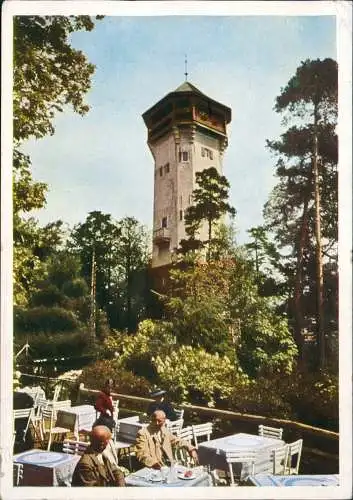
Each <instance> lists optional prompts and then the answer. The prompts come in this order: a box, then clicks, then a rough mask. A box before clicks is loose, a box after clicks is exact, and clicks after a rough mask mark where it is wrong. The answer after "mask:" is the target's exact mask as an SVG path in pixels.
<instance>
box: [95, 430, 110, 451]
mask: <svg viewBox="0 0 353 500" xmlns="http://www.w3.org/2000/svg"><path fill="white" fill-rule="evenodd" d="M111 437H112V433H111V432H110V430H109V429H108V427H106V426H105V425H97V426H96V427H93V429H92V431H91V448H93V450H94V451H97V452H98V453H101V452H102V451H104V450H105V448H106V447H107V444H108V442H109V439H111Z"/></svg>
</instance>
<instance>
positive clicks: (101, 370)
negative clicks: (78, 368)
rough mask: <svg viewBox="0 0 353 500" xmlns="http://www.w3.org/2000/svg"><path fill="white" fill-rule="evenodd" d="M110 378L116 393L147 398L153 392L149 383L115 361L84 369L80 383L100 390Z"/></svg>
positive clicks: (95, 364)
mask: <svg viewBox="0 0 353 500" xmlns="http://www.w3.org/2000/svg"><path fill="white" fill-rule="evenodd" d="M108 378H112V379H113V380H114V392H120V393H122V394H131V395H133V396H142V397H146V396H147V395H148V393H149V392H150V390H151V386H150V384H149V383H148V381H147V380H146V379H144V378H142V377H137V376H136V375H134V374H133V373H131V372H128V371H125V370H124V369H122V367H121V365H120V364H119V362H117V361H115V360H99V361H96V362H95V363H93V364H92V365H89V366H87V367H86V368H84V369H83V372H82V374H81V375H80V377H79V379H78V383H81V382H83V383H84V384H85V386H86V387H88V388H90V389H98V390H100V389H101V388H102V386H103V383H104V381H105V380H107V379H108Z"/></svg>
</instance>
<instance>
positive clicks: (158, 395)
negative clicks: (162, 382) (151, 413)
mask: <svg viewBox="0 0 353 500" xmlns="http://www.w3.org/2000/svg"><path fill="white" fill-rule="evenodd" d="M166 392H167V391H165V390H164V389H155V390H154V391H152V392H151V393H150V395H151V398H153V399H154V400H155V401H157V402H161V401H163V399H164V397H165V394H166Z"/></svg>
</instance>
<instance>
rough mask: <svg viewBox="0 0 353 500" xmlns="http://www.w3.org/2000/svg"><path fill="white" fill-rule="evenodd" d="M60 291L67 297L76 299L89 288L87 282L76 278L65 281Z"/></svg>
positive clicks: (84, 294) (83, 295)
mask: <svg viewBox="0 0 353 500" xmlns="http://www.w3.org/2000/svg"><path fill="white" fill-rule="evenodd" d="M62 291H63V293H64V294H65V295H67V297H70V298H73V299H77V298H79V297H85V296H86V295H87V294H88V292H89V290H88V286H87V283H86V281H85V280H84V279H82V278H77V279H75V280H72V281H66V283H64V284H63V286H62Z"/></svg>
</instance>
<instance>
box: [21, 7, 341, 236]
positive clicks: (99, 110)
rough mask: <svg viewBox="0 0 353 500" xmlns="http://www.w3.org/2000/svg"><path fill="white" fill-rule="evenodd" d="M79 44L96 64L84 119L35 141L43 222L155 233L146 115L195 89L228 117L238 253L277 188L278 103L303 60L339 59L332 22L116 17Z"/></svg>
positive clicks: (227, 168)
mask: <svg viewBox="0 0 353 500" xmlns="http://www.w3.org/2000/svg"><path fill="white" fill-rule="evenodd" d="M72 43H73V45H74V46H75V47H76V48H79V49H81V50H82V51H83V52H84V53H85V54H86V55H87V57H88V59H89V61H90V62H92V63H94V64H95V65H96V72H95V75H94V77H93V80H92V88H91V90H90V91H89V93H88V95H87V102H88V103H89V105H90V106H91V110H90V112H89V113H88V114H87V115H86V116H85V117H83V118H82V117H80V116H76V115H75V114H74V113H72V112H71V111H70V110H67V111H65V113H63V114H61V115H60V116H58V117H57V119H56V121H55V126H56V132H55V135H54V136H52V137H46V138H44V139H40V140H38V141H29V142H28V143H27V144H26V145H25V146H24V149H25V151H26V152H29V153H30V155H31V158H32V163H33V175H34V178H35V179H36V180H39V181H42V182H46V183H48V185H49V192H48V195H47V206H46V208H45V209H43V210H41V211H39V212H35V213H34V215H35V216H36V217H38V219H39V221H40V222H41V223H43V224H44V223H47V222H49V221H53V220H56V219H58V218H61V219H63V220H64V221H65V222H67V223H68V224H69V225H70V226H72V225H73V224H76V223H78V222H83V221H84V220H85V219H86V217H87V215H88V212H90V211H93V210H100V211H102V212H104V213H109V214H111V215H112V216H113V217H114V218H116V219H120V218H122V217H124V216H126V215H129V216H134V217H136V218H137V219H138V220H139V221H140V222H142V223H144V224H146V225H147V226H148V228H149V229H152V210H153V159H152V155H151V153H150V151H149V149H148V146H147V144H146V137H147V133H146V129H145V125H144V123H143V120H142V117H141V114H142V113H143V112H144V111H146V110H147V109H148V108H149V107H150V106H152V105H153V104H154V103H156V102H157V101H158V100H159V99H160V98H161V97H163V96H164V95H165V94H167V93H168V92H170V91H172V90H174V89H175V88H176V87H178V86H179V85H180V84H181V83H182V82H183V81H184V79H185V77H184V54H187V57H188V73H189V76H188V80H189V81H190V82H191V83H193V84H194V85H196V87H198V88H199V89H200V90H201V91H202V92H204V93H205V94H206V95H208V96H209V97H212V98H213V99H215V100H218V101H220V102H222V103H223V104H225V105H227V106H229V107H231V108H232V113H233V119H232V123H231V124H230V126H229V129H228V135H229V146H228V149H227V150H226V153H225V157H224V164H223V173H224V175H225V176H226V177H227V178H228V180H229V181H230V184H231V189H230V202H231V204H232V205H233V206H234V207H235V208H236V210H237V217H236V227H237V230H238V232H237V240H238V243H244V242H245V241H247V230H248V229H249V228H251V227H253V226H256V225H259V224H261V223H262V222H263V219H262V209H263V205H264V203H265V202H266V201H267V199H268V197H269V194H270V191H271V188H272V187H273V186H274V184H275V182H276V180H275V178H274V176H273V174H274V170H275V168H274V164H275V159H274V158H273V157H271V154H270V152H269V151H268V150H266V148H265V142H266V139H275V138H277V137H278V136H279V135H280V134H281V133H282V132H284V130H285V129H284V128H282V127H281V117H280V116H279V115H277V114H276V113H275V112H274V111H273V106H274V102H275V97H276V96H277V95H278V94H279V93H280V89H281V87H284V86H285V85H286V83H287V82H288V80H289V79H290V78H291V77H292V76H293V74H294V73H295V71H296V68H297V67H298V66H299V65H300V63H301V61H303V60H305V59H308V58H309V59H316V58H320V59H324V58H326V57H331V58H334V59H337V54H336V29H335V17H334V16H284V15H281V16H259V15H256V16H237V15H234V16H227V17H224V16H214V15H213V16H161V17H158V16H152V17H146V16H141V17H126V16H114V17H112V16H109V17H106V18H104V19H103V20H102V21H99V22H97V24H96V28H95V29H94V31H92V32H88V33H86V32H79V33H75V34H74V35H73V37H72Z"/></svg>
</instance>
